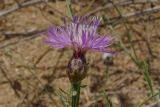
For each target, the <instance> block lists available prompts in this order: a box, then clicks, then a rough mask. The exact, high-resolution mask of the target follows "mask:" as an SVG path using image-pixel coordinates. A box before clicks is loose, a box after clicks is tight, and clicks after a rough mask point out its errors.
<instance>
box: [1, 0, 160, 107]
mask: <svg viewBox="0 0 160 107" xmlns="http://www.w3.org/2000/svg"><path fill="white" fill-rule="evenodd" d="M13 3H14V1H9V0H8V1H6V6H3V5H2V6H1V7H0V8H1V9H4V8H7V7H9V6H11V5H12V4H13ZM85 3H87V2H85V1H81V2H79V3H77V4H74V5H73V7H74V9H75V11H77V14H80V13H81V12H82V13H85V10H86V9H87V6H86V5H85ZM100 4H101V2H97V3H96V2H95V3H93V7H96V6H99V5H100ZM81 5H82V6H81ZM83 5H84V6H83ZM156 6H158V3H157V4H156ZM147 7H149V5H145V6H143V7H142V6H141V5H140V6H139V5H130V6H128V7H127V6H126V7H120V10H121V11H122V13H123V14H126V13H129V12H133V11H135V10H140V9H142V8H144V9H145V8H147ZM91 8H92V7H91ZM55 9H56V10H58V11H56V10H55ZM66 10H67V9H66V5H65V1H57V2H53V3H51V2H50V3H49V4H48V5H47V4H37V5H34V6H29V7H26V8H22V9H20V10H18V11H15V12H13V13H11V14H8V15H6V16H4V17H0V32H1V33H0V47H1V48H0V71H1V72H0V90H1V91H0V107H62V102H61V100H60V97H59V96H60V93H62V92H61V91H60V89H63V90H65V91H66V92H67V91H69V88H70V83H69V80H68V78H67V75H66V70H65V69H66V65H67V63H68V60H69V58H70V57H71V55H72V51H71V50H68V49H53V48H51V47H49V46H48V45H46V44H44V42H43V40H44V38H45V37H46V34H45V33H38V34H36V35H30V36H25V37H23V35H22V34H26V33H27V32H32V31H39V30H42V29H46V28H48V27H49V26H51V25H53V24H54V25H60V24H62V21H61V18H62V17H63V16H65V15H67V13H66ZM90 10H91V9H89V10H88V11H90ZM59 11H60V13H59ZM96 15H98V16H102V15H104V16H111V17H115V16H117V12H116V10H115V9H109V10H107V12H106V11H100V12H98V13H96ZM159 16H160V15H159V13H156V14H152V15H150V17H151V18H152V17H159ZM148 17H149V15H145V16H140V17H133V18H131V19H130V20H129V21H132V22H131V23H130V24H127V26H128V27H129V29H130V32H131V41H132V42H129V41H128V39H127V32H126V30H125V28H124V25H123V23H121V24H118V25H117V26H115V30H114V32H112V31H111V30H110V29H107V27H105V26H102V27H101V28H100V30H99V31H100V33H101V34H110V35H112V36H113V37H114V38H115V39H116V41H115V42H117V40H118V38H120V39H122V40H123V42H124V43H125V46H126V47H127V49H128V51H129V53H131V54H132V55H134V53H133V51H132V48H131V47H132V46H133V48H134V49H135V51H136V54H137V57H138V59H141V60H142V59H146V60H148V62H149V65H150V66H149V73H150V75H151V79H152V81H153V88H154V89H155V90H158V89H159V86H158V81H159V75H160V71H159V68H160V66H159V64H160V60H159V58H160V49H159V47H160V35H159V34H160V31H159V28H160V21H159V20H158V19H157V20H153V21H149V20H147V21H143V20H145V19H147V18H148ZM139 19H140V20H141V21H136V22H135V20H139ZM4 33H5V34H7V33H11V34H12V33H15V36H14V35H11V36H9V37H7V38H6V37H5V35H4ZM17 33H20V36H16V35H18V34H17ZM146 41H148V42H146ZM147 43H149V47H150V49H151V52H150V50H149V48H148V46H147ZM111 48H112V49H113V50H115V51H116V52H117V54H116V55H114V56H113V64H111V65H109V66H106V65H105V64H104V62H103V60H102V58H101V57H102V53H91V52H89V53H87V61H88V63H89V66H90V67H89V71H88V76H87V77H86V79H85V80H83V82H82V84H83V85H87V86H86V87H85V88H82V91H81V100H80V105H81V106H80V107H108V106H107V102H106V101H105V96H104V95H103V91H104V90H105V91H107V93H108V95H109V97H110V99H111V101H112V102H113V104H114V105H115V107H135V105H136V104H137V103H138V102H139V101H143V99H144V98H145V97H147V96H149V92H150V91H149V88H148V86H147V84H146V81H145V80H144V77H143V75H142V69H139V68H138V67H137V65H136V64H135V63H134V62H133V60H132V59H131V58H130V57H129V56H128V55H127V54H126V52H125V51H124V50H123V49H122V48H119V47H116V46H112V47H111ZM152 54H153V55H152ZM107 68H108V70H107ZM152 102H154V101H153V100H151V101H149V102H147V104H151V103H152Z"/></svg>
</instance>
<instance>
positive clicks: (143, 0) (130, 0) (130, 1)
mask: <svg viewBox="0 0 160 107" xmlns="http://www.w3.org/2000/svg"><path fill="white" fill-rule="evenodd" d="M150 2H151V3H153V2H158V0H150ZM144 3H148V0H140V1H134V0H124V1H121V2H119V1H118V2H115V3H114V5H116V6H126V5H129V4H144ZM111 8H114V6H113V5H112V3H107V4H106V5H105V6H103V7H102V6H100V7H98V8H96V9H94V10H92V11H90V12H88V13H87V14H86V16H90V15H92V14H95V13H97V12H99V11H102V10H105V9H111Z"/></svg>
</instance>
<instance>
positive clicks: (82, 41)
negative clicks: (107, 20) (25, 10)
mask: <svg viewBox="0 0 160 107" xmlns="http://www.w3.org/2000/svg"><path fill="white" fill-rule="evenodd" d="M99 24H100V19H98V18H97V17H93V18H92V20H91V21H90V23H89V24H87V19H86V17H82V18H81V19H80V18H78V16H75V17H74V19H73V20H71V21H70V22H69V23H66V20H64V26H59V27H56V26H54V27H50V28H49V29H48V38H47V39H46V43H47V44H50V45H51V46H53V47H55V48H72V49H73V51H74V52H73V56H72V57H71V59H70V60H69V62H68V67H67V74H68V77H69V79H70V81H71V83H77V82H80V81H81V80H82V79H84V78H85V77H86V74H87V68H88V66H87V61H86V58H85V53H86V52H87V51H97V52H104V53H112V52H111V51H109V50H107V49H106V48H107V47H108V46H110V45H111V43H112V37H110V36H100V35H99V34H98V33H97V32H96V31H97V28H98V26H99Z"/></svg>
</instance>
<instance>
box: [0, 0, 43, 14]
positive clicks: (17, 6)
mask: <svg viewBox="0 0 160 107" xmlns="http://www.w3.org/2000/svg"><path fill="white" fill-rule="evenodd" d="M42 2H44V0H30V1H27V2H24V3H21V4H20V3H16V4H14V5H13V6H11V7H9V8H7V9H4V10H1V11H0V17H1V16H5V15H7V14H9V13H12V12H14V11H16V10H18V9H21V8H24V7H28V6H31V5H34V4H38V3H42Z"/></svg>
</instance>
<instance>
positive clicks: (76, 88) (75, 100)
mask: <svg viewBox="0 0 160 107" xmlns="http://www.w3.org/2000/svg"><path fill="white" fill-rule="evenodd" d="M80 85H81V83H80V82H77V83H72V107H78V106H79V97H80V88H81V87H80Z"/></svg>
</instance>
